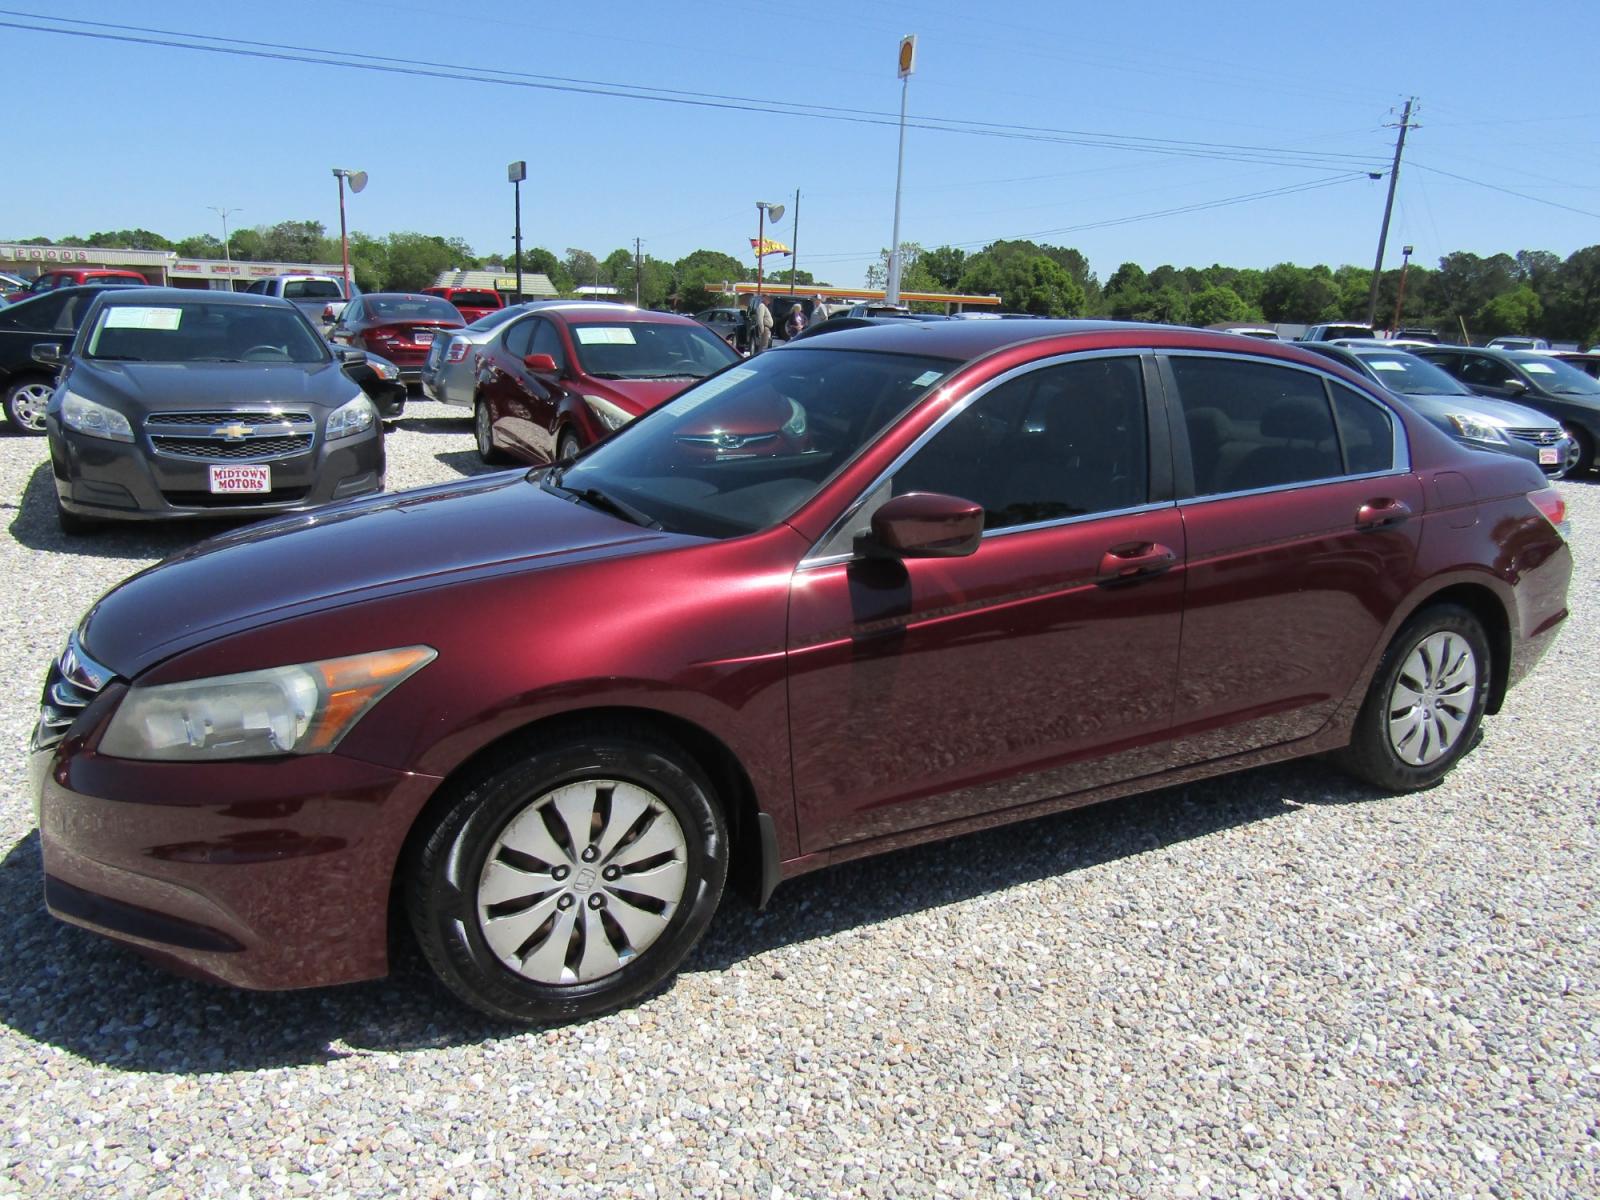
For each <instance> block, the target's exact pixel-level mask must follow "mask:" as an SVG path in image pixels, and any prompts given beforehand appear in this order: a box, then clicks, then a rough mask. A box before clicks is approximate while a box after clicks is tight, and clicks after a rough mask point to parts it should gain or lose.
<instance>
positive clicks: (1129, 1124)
mask: <svg viewBox="0 0 1600 1200" xmlns="http://www.w3.org/2000/svg"><path fill="white" fill-rule="evenodd" d="M457 411H458V410H450V409H445V408H442V407H440V406H436V405H432V404H425V403H417V404H415V405H414V406H413V408H412V410H411V412H410V414H409V415H408V416H407V418H406V420H405V421H404V422H402V424H401V427H400V429H399V431H398V432H397V433H396V434H394V435H392V436H391V439H390V443H389V445H390V482H391V486H393V487H403V486H408V485H412V484H418V483H424V482H429V481H433V480H441V479H448V478H451V477H453V476H455V475H457V474H458V473H467V474H470V473H475V472H476V471H478V470H480V469H481V468H480V467H479V465H478V462H477V456H476V454H475V453H474V452H473V450H472V448H471V447H472V443H471V434H470V430H469V426H468V422H467V421H465V420H463V419H460V418H458V417H456V416H454V415H453V414H454V413H455V412H457ZM0 478H3V480H4V494H5V495H7V496H8V497H10V498H11V503H10V505H9V507H10V508H11V509H12V510H13V512H12V518H11V522H10V525H9V529H10V534H11V536H10V538H9V539H6V540H5V541H3V542H0V577H3V579H4V580H5V587H6V589H7V591H8V594H9V595H10V596H11V600H10V602H9V603H8V604H7V605H6V606H5V614H4V616H3V618H0V620H3V621H4V625H5V637H4V641H3V647H4V648H3V650H0V655H3V657H0V679H3V680H4V683H3V685H0V689H3V690H0V702H3V708H0V722H3V724H0V772H3V780H4V786H5V795H6V798H7V801H8V802H7V803H6V805H5V806H4V808H3V810H0V814H3V815H0V836H3V839H4V841H3V843H0V844H3V847H4V861H3V870H0V905H3V911H4V912H5V913H6V914H7V917H8V919H9V928H10V931H11V932H10V934H9V936H8V938H7V939H6V942H5V953H4V954H3V955H0V1122H3V1129H4V1131H3V1134H0V1196H9V1195H13V1194H17V1195H22V1194H26V1195H51V1196H62V1195H138V1196H150V1195H154V1196H229V1197H238V1196H254V1197H263V1196H280V1195H300V1194H316V1195H318V1196H319V1197H330V1198H331V1197H341V1196H363V1197H365V1196H390V1195H399V1194H406V1195H419V1196H435V1195H450V1196H485V1197H500V1196H506V1195H530V1196H531V1195H537V1196H541V1197H545V1196H594V1197H601V1196H604V1197H617V1196H673V1197H675V1196H690V1195H692V1196H713V1197H760V1198H761V1200H769V1198H774V1197H780V1196H840V1195H846V1194H861V1195H866V1196H890V1197H912V1196H916V1197H924V1196H941V1197H942V1196H1045V1195H1052V1196H1088V1195H1094V1196H1103V1195H1137V1196H1151V1197H1184V1196H1218V1197H1251V1196H1257V1197H1280V1196H1284V1197H1287V1196H1295V1197H1299V1196H1314V1197H1346V1198H1347V1197H1398V1196H1418V1197H1423V1196H1452V1197H1457V1196H1460V1197H1480V1196H1495V1197H1512V1196H1515V1197H1533V1196H1550V1197H1556V1196H1579V1195H1588V1196H1594V1195H1600V1004H1597V994H1600V993H1597V988H1600V929H1597V928H1596V916H1595V913H1594V911H1593V910H1592V907H1591V905H1592V902H1593V896H1594V882H1595V878H1596V858H1597V854H1596V850H1597V837H1596V799H1597V784H1596V771H1597V767H1600V750H1597V746H1600V716H1597V711H1600V705H1597V704H1596V695H1595V688H1594V686H1593V684H1592V683H1591V681H1590V679H1589V675H1588V671H1589V670H1590V669H1591V668H1592V667H1593V665H1594V664H1596V663H1600V636H1597V625H1596V612H1595V609H1596V594H1597V590H1596V587H1595V584H1596V567H1595V564H1596V560H1597V558H1600V556H1597V555H1596V554H1595V553H1594V547H1595V546H1596V544H1597V542H1600V482H1589V483H1574V484H1563V485H1561V486H1562V491H1563V494H1564V495H1565V496H1566V499H1567V502H1568V504H1569V505H1570V506H1571V509H1572V519H1573V524H1574V528H1575V530H1576V534H1577V537H1578V539H1579V541H1580V543H1581V545H1580V547H1579V563H1578V573H1577V578H1576V579H1575V581H1574V587H1573V593H1572V595H1573V619H1572V620H1571V621H1570V622H1569V623H1568V626H1567V629H1566V631H1565V633H1564V634H1563V635H1562V640H1561V641H1560V642H1559V644H1558V646H1557V649H1556V652H1555V653H1554V655H1553V656H1552V658H1551V659H1550V660H1548V661H1547V662H1546V663H1545V664H1544V666H1543V667H1542V668H1541V669H1540V670H1539V672H1538V673H1537V675H1535V676H1534V677H1533V679H1531V680H1530V681H1529V682H1528V683H1526V684H1524V685H1523V686H1522V687H1521V688H1520V689H1519V690H1518V691H1516V692H1514V693H1513V694H1512V697H1511V699H1510V703H1509V704H1508V706H1507V710H1506V711H1505V712H1504V713H1503V714H1501V716H1499V717H1498V718H1496V719H1494V720H1491V721H1490V722H1488V723H1487V726H1486V734H1485V737H1484V740H1483V744H1482V746H1481V747H1480V748H1479V749H1478V751H1477V752H1476V753H1475V754H1473V755H1472V756H1470V757H1469V758H1468V759H1467V760H1466V762H1465V763H1464V764H1463V766H1462V767H1461V769H1459V770H1458V771H1456V773H1455V774H1454V775H1452V776H1451V777H1450V779H1449V780H1448V781H1447V782H1446V783H1445V784H1444V785H1443V786H1441V787H1439V788H1437V789H1436V790H1434V791H1432V792H1429V793H1426V794H1423V795H1416V796H1408V797H1402V798H1392V797H1385V796H1378V795H1375V794H1373V793H1371V792H1369V791H1367V790H1365V789H1364V788H1362V787H1359V786H1357V785H1354V784H1352V783H1350V782H1348V781H1347V780H1345V779H1344V778H1343V777H1341V776H1339V775H1337V774H1335V773H1334V772H1333V771H1332V770H1331V769H1329V768H1326V767H1323V766H1322V765H1320V764H1317V763H1303V764H1295V765H1290V766H1286V767H1280V768H1271V769H1265V770H1259V771H1254V772H1251V773H1248V774H1245V775H1241V776H1235V777H1233V778H1231V779H1226V780H1221V781H1213V782H1211V783H1207V784H1202V785H1197V786H1192V787H1187V788H1180V789H1174V790H1170V791H1166V792H1161V793H1157V794H1154V795H1150V796H1144V797H1136V798H1132V799H1129V800H1124V801H1119V802H1115V803H1112V804H1108V805H1104V806H1102V807H1100V808H1097V809H1092V810H1087V811H1084V812H1078V813H1071V814H1066V815H1064V816H1061V817H1056V818H1050V819H1046V820H1043V821H1040V822H1036V823H1033V824H1029V825H1025V826H1020V827H1014V828H1011V829H1007V830H1000V831H996V832H992V833H988V834H983V835H979V836H975V837H969V838H966V839H964V840H961V841H957V842H953V843H950V844H946V845H939V846H932V847H926V848H922V849H918V850H914V851H907V852H903V853H900V854H897V855H894V856H891V857H888V858H884V859H879V860H877V861H873V862H868V863H862V864H856V865H852V866H848V867H842V868H837V869H834V870H831V871H826V872H822V873H820V874H817V875H813V876H809V877H807V878H805V879H803V880H799V881H796V882H794V883H791V884H786V885H785V886H783V887H782V888H780V889H779V891H778V893H777V895H776V897H775V898H774V902H773V906H772V907H771V908H770V909H769V911H768V912H767V913H766V914H764V915H758V914H756V913H754V912H752V911H751V910H750V909H749V908H748V906H746V905H745V904H744V903H743V902H742V901H740V900H737V899H731V898H730V900H729V901H728V902H727V903H726V905H725V907H724V910H723V912H722V913H721V914H720V915H719V916H718V918H717V919H716V921H715V923H714V924H713V926H712V929H711V932H710V934H709V936H708V937H707V939H706V941H705V942H704V943H703V944H702V946H701V947H700V948H699V949H698V950H697V951H696V952H695V953H694V954H693V955H692V956H691V958H690V960H689V962H688V964H687V967H686V969H685V970H684V972H683V973H682V975H681V976H680V977H679V978H678V980H677V982H676V984H675V986H673V987H672V988H671V989H670V990H668V991H666V992H665V993H663V994H661V995H658V996H656V997H655V998H654V999H652V1000H650V1001H648V1002H647V1003H645V1004H643V1005H641V1006H640V1007H638V1008H636V1009H634V1010H632V1011H628V1012H623V1013H619V1014H616V1015H613V1016H609V1017H605V1018H601V1019H597V1020H594V1021H591V1022H589V1023H587V1024H582V1025H577V1026H573V1027H568V1028H562V1029H557V1030H551V1031H540V1032H520V1031H514V1030H513V1031H508V1030H506V1029H504V1028H501V1027H497V1026H494V1025H492V1024H490V1023H488V1022H486V1021H484V1020H482V1019H480V1018H478V1017H476V1016H474V1015H472V1014H470V1013H468V1012H467V1011H466V1010H464V1009H461V1008H458V1007H456V1006H455V1005H454V1004H452V1003H451V1002H450V1001H448V1000H447V999H446V998H445V997H444V996H443V994H442V992H441V991H439V990H438V989H436V988H434V987H433V986H431V984H429V983H428V981H427V980H425V979H424V978H422V977H421V976H420V974H419V973H418V969H417V968H415V967H409V968H407V969H406V970H404V971H402V972H401V974H400V976H399V977H398V978H397V979H395V980H392V981H387V982H382V983H375V984H368V985H362V986H357V987H350V988H342V989H334V990H326V991H320V992H311V993H297V994H284V995H249V994H245V993H239V992H231V991H226V990H221V989H217V988H212V987H208V986H206V985H202V984H197V983H191V982H188V981H185V980H181V979H177V978H174V977H172V976H169V975H167V974H164V973H162V972H161V971H159V970H156V969H155V968H153V967H150V966H147V965H145V964H144V963H143V961H142V960H140V959H139V958H138V957H136V956H135V955H133V954H132V953H129V952H127V951H124V950H122V949H119V948H117V947H116V946H114V945H112V944H110V943H107V942H103V941H101V940H99V939H97V938H95V937H93V936H91V935H89V934H86V933H82V932H80V931H78V930H75V929H71V928H69V927H67V926H64V925H61V924H59V923H57V922H55V921H54V920H52V919H50V918H48V917H47V916H46V915H45V913H44V911H43V907H42V903H41V900H40V880H39V851H38V840H37V835H36V833H35V832H34V830H33V823H32V819H31V813H30V802H29V798H28V796H27V794H26V786H25V782H24V780H25V769H24V753H25V752H24V746H25V743H26V739H27V736H28V733H29V731H30V729H31V726H32V723H33V720H34V716H35V712H36V704H37V699H38V689H39V684H40V681H41V679H42V677H43V673H44V670H45V667H46V665H47V663H48V660H49V658H50V656H51V655H52V654H54V653H55V652H56V651H57V650H58V649H59V647H60V645H61V642H62V640H63V638H64V637H65V635H66V633H67V631H68V629H69V628H70V627H71V626H72V624H73V623H74V622H75V621H76V620H77V619H78V617H79V615H80V614H81V613H82V611H83V610H84V609H86V608H87V607H88V605H89V604H90V603H91V602H92V601H93V600H94V599H95V597H96V596H98V595H99V594H100V593H101V592H102V591H104V590H105V589H106V588H108V587H110V586H111V585H112V584H113V583H115V582H116V581H117V580H118V579H120V578H121V577H123V576H124V575H126V574H127V573H129V572H130V571H133V570H135V569H137V568H139V567H142V566H144V565H146V564H147V563H150V562H153V561H155V560H156V559H158V558H159V557H161V556H163V555H165V554H168V553H171V552H172V551H174V550H176V549H178V548H179V547H181V546H183V545H185V544H187V543H188V541H189V540H190V539H191V538H193V537H195V536H196V534H195V532H194V531H192V530H176V531H174V530H160V529H152V530H138V529H134V530H132V531H116V530H113V531H111V532H109V533H106V534H103V535H101V536H99V537H98V538H95V539H93V540H89V541H84V542H75V543H73V544H71V545H70V546H68V545H65V544H64V543H63V540H62V539H61V538H60V537H59V536H58V534H57V532H56V528H55V521H54V515H53V512H52V511H51V503H50V483H49V468H48V464H47V460H46V454H45V447H44V442H43V440H42V439H31V438H22V437H14V436H0Z"/></svg>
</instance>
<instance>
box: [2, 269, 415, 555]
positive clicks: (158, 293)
mask: <svg viewBox="0 0 1600 1200" xmlns="http://www.w3.org/2000/svg"><path fill="white" fill-rule="evenodd" d="M34 354H35V356H36V357H37V358H39V359H40V361H41V362H45V363H49V362H57V363H62V364H63V369H62V373H61V377H60V382H59V383H58V385H57V386H56V389H55V392H54V394H53V395H52V396H51V398H50V403H49V407H48V408H47V410H46V413H45V432H46V433H47V435H48V436H49V439H50V461H51V465H52V467H53V468H54V474H55V485H56V512H57V516H58V517H59V519H60V523H61V528H62V531H63V532H65V533H68V534H82V533H87V532H90V531H91V530H92V529H93V528H94V526H95V525H96V524H97V523H98V522H100V521H109V520H124V521H130V520H131V521H143V520H166V519H172V518H196V517H253V516H266V515H271V514H279V513H287V512H297V511H300V510H303V509H308V508H313V507H315V506H317V505H319V504H325V503H327V502H328V501H331V500H341V499H344V498H345V497H348V496H360V495H364V494H366V493H368V492H375V491H381V490H382V488H383V474H384V454H383V430H382V426H381V423H380V422H379V419H378V412H377V410H376V409H375V408H374V407H373V405H372V401H371V400H369V399H368V398H367V397H366V396H365V395H363V394H362V391H361V389H360V387H358V386H357V385H356V383H355V382H354V381H353V380H352V379H351V378H350V377H349V376H348V375H347V374H346V373H345V372H344V370H343V366H344V364H343V362H342V361H341V360H340V357H339V352H338V351H336V350H330V348H329V347H328V345H327V344H326V343H324V342H323V341H322V339H321V338H320V337H318V336H317V334H316V332H315V331H314V330H313V329H312V328H311V326H310V324H309V323H308V322H307V321H306V319H305V317H304V316H303V315H302V314H301V313H300V312H299V311H298V310H297V309H296V308H295V307H294V306H293V305H291V304H289V303H288V302H286V301H283V300H278V299H274V298H271V297H266V296H252V295H246V294H242V293H241V294H234V293H230V292H196V291H192V290H185V289H179V288H126V289H117V290H115V291H110V290H108V291H107V292H106V293H105V295H103V296H101V297H100V298H99V299H97V300H96V301H95V304H94V307H93V308H92V309H90V311H89V313H88V315H87V317H86V318H85V319H84V322H83V324H82V326H81V327H80V328H79V330H78V333H77V336H76V337H75V338H74V339H73V342H72V345H71V349H70V351H69V352H67V353H66V354H64V355H63V352H62V348H61V347H60V346H58V345H54V344H47V345H45V346H41V347H38V348H36V349H35V351H34Z"/></svg>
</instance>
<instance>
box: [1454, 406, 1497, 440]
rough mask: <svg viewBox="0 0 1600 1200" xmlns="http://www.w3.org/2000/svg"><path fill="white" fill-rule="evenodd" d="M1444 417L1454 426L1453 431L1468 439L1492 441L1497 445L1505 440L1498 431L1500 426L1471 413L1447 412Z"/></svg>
mask: <svg viewBox="0 0 1600 1200" xmlns="http://www.w3.org/2000/svg"><path fill="white" fill-rule="evenodd" d="M1446 419H1447V420H1448V421H1449V422H1450V424H1451V425H1453V426H1454V427H1455V431H1456V432H1457V433H1458V434H1460V435H1461V436H1462V437H1464V438H1466V439H1467V440H1468V441H1471V442H1492V443H1494V444H1495V445H1499V444H1501V443H1503V442H1504V441H1505V440H1506V439H1505V435H1504V434H1502V433H1501V432H1500V426H1498V425H1495V424H1492V423H1490V422H1489V421H1486V420H1484V418H1482V417H1477V416H1473V415H1472V414H1471V413H1447V414H1446Z"/></svg>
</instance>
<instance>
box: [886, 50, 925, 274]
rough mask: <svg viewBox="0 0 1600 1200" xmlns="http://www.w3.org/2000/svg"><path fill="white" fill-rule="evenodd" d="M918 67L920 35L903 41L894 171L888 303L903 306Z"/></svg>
mask: <svg viewBox="0 0 1600 1200" xmlns="http://www.w3.org/2000/svg"><path fill="white" fill-rule="evenodd" d="M916 67H917V35H916V34H914V33H908V34H906V36H905V37H903V38H901V39H900V160H899V163H898V164H897V165H896V167H895V169H894V236H893V237H892V238H891V239H890V241H889V287H888V289H887V291H886V293H885V295H884V300H886V301H887V302H888V303H890V304H899V303H900V181H901V179H902V177H903V176H904V175H905V171H906V93H907V91H908V90H909V89H910V87H911V72H912V71H914V70H916Z"/></svg>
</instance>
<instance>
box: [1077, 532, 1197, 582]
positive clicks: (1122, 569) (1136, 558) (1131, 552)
mask: <svg viewBox="0 0 1600 1200" xmlns="http://www.w3.org/2000/svg"><path fill="white" fill-rule="evenodd" d="M1177 561H1178V556H1177V555H1176V554H1175V553H1173V551H1172V549H1171V548H1170V547H1168V546H1163V545H1162V544H1161V543H1160V542H1125V543H1123V544H1122V545H1120V546H1113V547H1111V549H1109V550H1107V551H1106V552H1105V554H1103V555H1101V557H1100V574H1099V575H1098V576H1097V577H1096V578H1095V582H1096V583H1121V582H1125V581H1127V580H1131V579H1143V578H1145V577H1146V576H1149V575H1159V574H1161V572H1163V571H1165V570H1167V569H1168V568H1169V567H1171V566H1172V564H1173V563H1175V562H1177Z"/></svg>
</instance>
